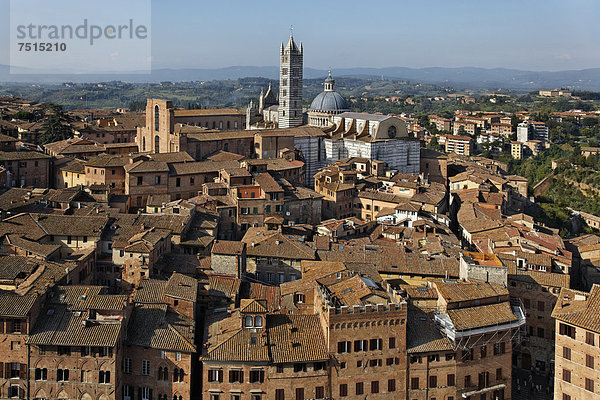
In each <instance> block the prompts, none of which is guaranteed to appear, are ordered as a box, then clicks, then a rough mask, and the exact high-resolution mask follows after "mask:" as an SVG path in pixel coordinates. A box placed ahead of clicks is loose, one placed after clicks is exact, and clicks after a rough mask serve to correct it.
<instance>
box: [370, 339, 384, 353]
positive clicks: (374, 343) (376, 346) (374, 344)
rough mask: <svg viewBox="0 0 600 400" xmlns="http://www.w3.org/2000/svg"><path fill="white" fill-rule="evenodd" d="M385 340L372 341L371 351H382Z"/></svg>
mask: <svg viewBox="0 0 600 400" xmlns="http://www.w3.org/2000/svg"><path fill="white" fill-rule="evenodd" d="M382 349H383V340H382V339H371V340H370V342H369V350H371V351H372V350H382Z"/></svg>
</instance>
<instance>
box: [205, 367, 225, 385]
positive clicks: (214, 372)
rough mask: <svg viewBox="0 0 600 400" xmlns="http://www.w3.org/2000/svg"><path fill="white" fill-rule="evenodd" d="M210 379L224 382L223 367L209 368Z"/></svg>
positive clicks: (210, 380)
mask: <svg viewBox="0 0 600 400" xmlns="http://www.w3.org/2000/svg"><path fill="white" fill-rule="evenodd" d="M208 381H209V382H223V370H222V369H209V370H208Z"/></svg>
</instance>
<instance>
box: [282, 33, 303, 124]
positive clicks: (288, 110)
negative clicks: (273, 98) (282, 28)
mask: <svg viewBox="0 0 600 400" xmlns="http://www.w3.org/2000/svg"><path fill="white" fill-rule="evenodd" d="M279 61H280V62H279V64H280V68H279V109H278V112H279V127H280V128H292V127H295V126H300V125H302V68H303V49H302V43H300V48H298V46H296V43H295V42H294V37H293V35H292V34H290V40H289V41H288V44H287V46H285V48H284V47H283V42H281V50H280V54H279Z"/></svg>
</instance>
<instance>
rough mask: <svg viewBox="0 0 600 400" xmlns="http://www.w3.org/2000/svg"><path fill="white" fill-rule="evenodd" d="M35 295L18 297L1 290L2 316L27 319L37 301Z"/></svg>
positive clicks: (0, 307)
mask: <svg viewBox="0 0 600 400" xmlns="http://www.w3.org/2000/svg"><path fill="white" fill-rule="evenodd" d="M37 298H38V296H37V295H34V294H28V295H23V296H21V295H18V294H16V293H14V292H10V291H6V290H0V315H1V316H3V317H23V318H24V317H27V316H28V315H29V313H30V311H31V309H32V307H33V305H34V303H35V301H36V300H37Z"/></svg>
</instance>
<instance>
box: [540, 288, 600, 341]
mask: <svg viewBox="0 0 600 400" xmlns="http://www.w3.org/2000/svg"><path fill="white" fill-rule="evenodd" d="M598 310H600V285H597V284H594V285H593V286H592V289H591V290H590V293H586V292H579V291H576V290H572V289H567V288H563V289H562V290H561V292H560V295H559V297H558V300H557V302H556V305H555V306H554V311H553V312H552V317H553V318H555V319H557V320H559V321H563V322H566V323H568V324H571V325H575V326H578V327H581V328H584V329H587V330H589V331H593V332H600V313H598Z"/></svg>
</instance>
